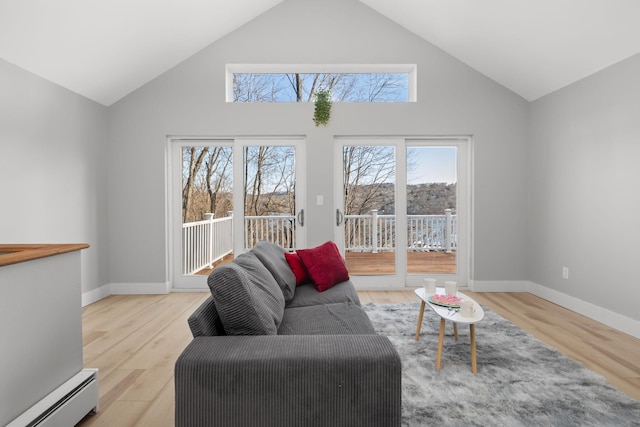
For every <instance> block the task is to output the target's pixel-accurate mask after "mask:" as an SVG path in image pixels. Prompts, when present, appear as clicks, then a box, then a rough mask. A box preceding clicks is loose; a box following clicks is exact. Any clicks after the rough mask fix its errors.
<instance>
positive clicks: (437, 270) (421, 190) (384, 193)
mask: <svg viewBox="0 0 640 427" xmlns="http://www.w3.org/2000/svg"><path fill="white" fill-rule="evenodd" d="M341 148H342V166H343V173H342V187H343V188H342V209H338V211H337V212H336V216H337V218H336V224H338V225H340V226H341V230H340V232H341V234H342V235H343V236H344V253H345V260H346V262H347V267H348V269H349V272H350V274H352V275H367V276H385V275H387V276H391V275H395V274H400V275H421V274H422V275H425V274H452V275H453V274H457V273H458V259H457V258H458V256H457V255H458V235H457V234H458V226H457V225H458V224H457V218H458V212H457V211H458V177H457V175H458V171H457V162H458V147H457V146H456V145H455V144H452V145H443V146H439V145H434V143H433V142H420V141H418V142H416V141H404V140H403V141H396V142H395V143H392V144H389V145H385V144H384V142H383V143H382V144H381V145H374V144H371V145H367V144H366V143H364V144H362V145H360V144H359V145H351V144H348V143H347V144H343V145H342V146H341ZM405 150H406V157H405V158H403V159H400V158H398V157H397V156H398V155H402V156H404V153H403V152H404V151H405ZM398 152H401V153H402V154H398ZM400 160H402V161H400ZM398 187H399V188H398ZM402 214H404V217H399V216H398V215H402ZM402 229H405V230H406V231H403V232H401V230H402ZM399 251H400V252H399ZM402 251H404V253H402ZM399 263H400V264H399ZM387 283H390V282H387Z"/></svg>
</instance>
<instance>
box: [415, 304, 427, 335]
mask: <svg viewBox="0 0 640 427" xmlns="http://www.w3.org/2000/svg"><path fill="white" fill-rule="evenodd" d="M425 305H426V303H425V302H424V301H422V304H420V315H419V316H418V326H416V341H418V338H420V328H421V327H422V316H423V315H424V306H425Z"/></svg>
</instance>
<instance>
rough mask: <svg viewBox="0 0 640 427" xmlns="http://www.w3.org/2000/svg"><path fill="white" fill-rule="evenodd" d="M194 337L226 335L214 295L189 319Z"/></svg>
mask: <svg viewBox="0 0 640 427" xmlns="http://www.w3.org/2000/svg"><path fill="white" fill-rule="evenodd" d="M187 322H188V323H189V329H191V334H192V335H193V337H194V338H195V337H203V336H204V337H210V336H215V335H226V333H225V332H224V326H222V320H220V315H219V314H218V310H216V303H215V302H214V300H213V296H209V298H207V300H206V301H205V302H203V303H202V304H200V307H198V308H197V309H196V311H194V312H193V314H191V316H189V318H188V319H187Z"/></svg>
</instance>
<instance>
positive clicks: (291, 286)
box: [250, 241, 296, 302]
mask: <svg viewBox="0 0 640 427" xmlns="http://www.w3.org/2000/svg"><path fill="white" fill-rule="evenodd" d="M250 252H253V253H254V254H255V255H256V256H257V257H258V259H259V260H260V262H261V263H262V265H264V266H265V267H267V270H269V272H270V273H271V275H272V276H273V278H274V279H276V282H277V283H278V286H280V289H281V290H282V295H283V296H284V300H285V302H286V301H291V299H292V298H293V294H294V292H295V290H296V277H295V275H294V274H293V272H292V271H291V268H290V267H289V263H287V260H286V259H285V257H284V255H285V249H284V248H283V247H281V246H278V245H276V244H274V243H271V242H266V241H261V242H258V244H257V245H256V246H255V247H254V248H253V249H251V251H250Z"/></svg>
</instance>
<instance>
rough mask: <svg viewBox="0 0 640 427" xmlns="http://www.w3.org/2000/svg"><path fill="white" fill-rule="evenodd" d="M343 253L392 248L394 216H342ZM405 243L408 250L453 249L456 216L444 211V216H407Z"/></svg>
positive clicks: (373, 213)
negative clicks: (343, 231)
mask: <svg viewBox="0 0 640 427" xmlns="http://www.w3.org/2000/svg"><path fill="white" fill-rule="evenodd" d="M344 221H345V224H344V227H345V250H346V251H347V252H349V251H351V252H373V253H376V252H378V251H386V250H395V249H396V216H395V215H379V214H378V211H376V210H373V211H371V215H345V217H344ZM407 242H408V248H407V249H408V250H410V251H424V252H426V251H445V252H453V251H455V250H456V249H457V246H458V239H457V217H456V215H453V214H452V213H451V209H446V210H445V214H444V215H407Z"/></svg>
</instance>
